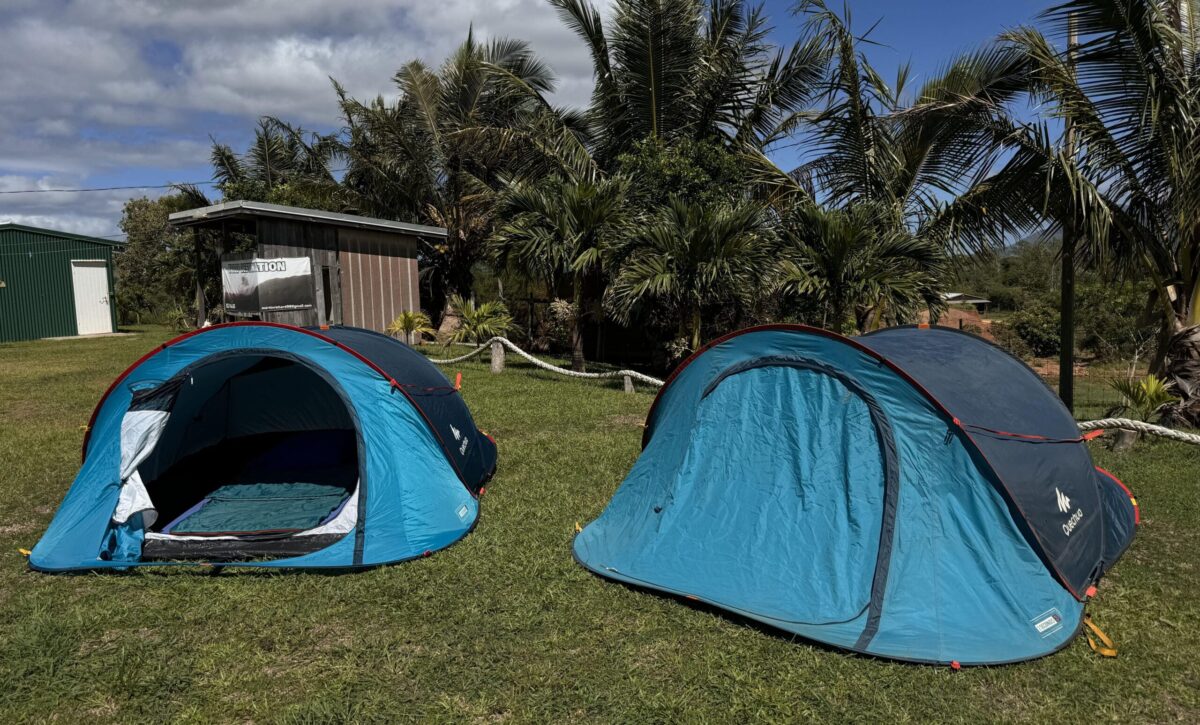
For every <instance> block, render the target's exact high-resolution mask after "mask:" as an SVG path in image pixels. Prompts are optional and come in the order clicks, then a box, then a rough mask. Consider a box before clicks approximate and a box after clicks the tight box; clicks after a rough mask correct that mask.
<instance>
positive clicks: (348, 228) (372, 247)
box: [170, 201, 446, 332]
mask: <svg viewBox="0 0 1200 725" xmlns="http://www.w3.org/2000/svg"><path fill="white" fill-rule="evenodd" d="M170 222H171V224H173V225H175V226H177V227H191V228H192V229H194V230H195V231H196V233H197V235H199V234H200V233H203V232H205V231H208V232H209V233H214V234H216V235H218V239H219V245H220V251H221V261H222V277H223V281H224V288H225V312H226V314H227V315H229V316H231V317H233V318H236V319H251V320H263V321H266V322H279V323H284V324H289V325H297V326H301V327H312V326H325V325H350V326H354V327H362V328H366V329H370V330H376V331H379V332H382V331H384V330H385V329H386V328H387V325H388V323H389V322H391V321H392V320H393V319H395V317H396V315H398V314H400V313H401V312H405V311H411V310H419V309H420V308H421V296H420V288H419V284H418V265H417V250H418V248H419V246H420V244H421V242H422V241H440V240H442V239H445V237H446V230H445V229H442V228H440V227H430V226H423V225H420V224H409V223H406V222H397V221H391V220H387V219H373V218H370V217H363V216H356V215H352V214H339V213H336V212H327V211H320V210H316V209H303V208H300V207H291V206H281V205H279V204H268V203H265V202H256V201H228V202H224V203H221V204H216V205H213V206H206V207H202V208H199V209H191V210H188V211H183V212H177V213H175V214H172V215H171V217H170ZM234 287H239V288H238V289H234Z"/></svg>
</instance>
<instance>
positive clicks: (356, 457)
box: [30, 322, 496, 571]
mask: <svg viewBox="0 0 1200 725" xmlns="http://www.w3.org/2000/svg"><path fill="white" fill-rule="evenodd" d="M495 465H496V447H495V444H494V443H493V442H492V440H491V439H490V438H489V437H488V436H487V435H486V434H484V433H482V432H481V431H479V430H478V429H477V428H476V427H475V424H474V422H473V421H472V419H471V414H470V412H469V411H468V410H467V407H466V405H465V404H464V403H463V400H462V397H461V396H460V395H459V394H458V391H456V390H454V388H453V386H451V385H450V382H449V381H448V380H446V378H445V376H444V375H442V373H441V372H440V371H438V370H437V368H436V367H434V365H433V364H432V363H430V362H429V361H428V360H427V359H425V358H424V357H423V356H421V355H420V354H418V353H416V352H415V351H413V350H412V349H411V348H408V347H407V346H405V345H403V344H402V343H400V342H397V341H395V340H392V339H390V338H387V337H385V336H383V335H378V334H376V333H372V332H368V331H365V330H357V329H353V328H333V329H330V330H322V331H317V330H310V329H301V328H295V327H289V326H286V325H277V324H271V323H253V322H246V323H234V324H229V325H217V326H215V327H211V328H207V329H204V330H200V331H197V332H194V333H190V334H188V335H183V336H181V337H179V338H176V339H175V340H172V341H170V342H168V343H165V344H164V345H162V346H160V347H159V348H158V349H156V350H154V351H152V352H151V353H149V354H148V355H146V356H145V357H143V358H142V359H141V360H139V361H138V362H137V363H135V364H134V365H133V366H131V367H130V368H129V369H128V370H127V371H126V372H125V373H124V374H122V375H121V376H120V377H119V378H118V379H117V380H116V381H114V383H113V385H112V386H111V387H110V388H109V391H108V392H107V393H106V394H105V396H104V398H103V399H102V400H101V402H100V404H99V405H98V406H97V408H96V411H95V413H94V414H93V418H92V423H91V426H90V429H89V435H88V437H87V438H86V439H85V443H84V461H83V466H82V467H81V469H80V471H79V475H78V476H77V478H76V480H75V483H74V484H73V485H72V486H71V489H70V491H68V493H67V496H66V498H65V499H64V501H63V503H62V505H61V507H60V508H59V510H58V513H57V514H56V515H55V517H54V520H53V521H52V522H51V524H50V527H49V529H48V530H47V531H46V534H45V535H44V536H43V537H42V539H41V541H39V542H38V544H37V546H36V547H35V548H34V550H33V553H32V554H31V556H30V565H31V566H32V567H34V568H35V569H40V570H44V571H65V570H74V569H101V568H108V567H128V566H140V565H148V564H158V563H164V562H169V561H176V560H193V561H194V560H200V561H223V562H225V563H227V564H231V565H239V564H240V565H256V566H271V567H330V568H342V567H353V566H365V565H375V564H383V563H388V562H394V561H402V560H405V559H410V558H413V557H417V556H421V555H423V554H426V553H429V552H431V551H436V550H438V549H441V548H444V547H446V546H449V545H450V544H452V543H454V542H455V541H457V540H458V539H460V538H462V537H463V536H465V535H466V533H467V532H469V531H470V530H471V528H472V527H473V526H474V524H475V521H476V520H477V517H478V513H479V506H478V501H477V495H478V492H479V491H480V489H481V487H482V486H483V484H484V483H485V482H486V481H487V479H488V478H489V477H490V476H491V474H492V473H493V471H494V470H495Z"/></svg>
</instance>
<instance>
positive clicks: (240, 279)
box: [221, 257, 314, 315]
mask: <svg viewBox="0 0 1200 725" xmlns="http://www.w3.org/2000/svg"><path fill="white" fill-rule="evenodd" d="M221 286H222V288H223V289H224V300H225V312H227V313H228V314H231V315H257V314H259V313H261V312H279V311H282V310H306V309H310V308H312V307H313V305H314V294H313V280H312V263H311V261H310V260H309V258H308V257H276V258H273V259H259V258H258V257H254V258H252V259H223V260H221Z"/></svg>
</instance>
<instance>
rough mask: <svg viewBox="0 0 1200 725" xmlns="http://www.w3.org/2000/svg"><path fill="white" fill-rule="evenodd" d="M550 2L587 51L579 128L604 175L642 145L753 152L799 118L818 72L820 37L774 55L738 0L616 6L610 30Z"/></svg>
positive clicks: (590, 16) (587, 9)
mask: <svg viewBox="0 0 1200 725" xmlns="http://www.w3.org/2000/svg"><path fill="white" fill-rule="evenodd" d="M550 3H551V4H552V5H554V7H556V8H557V9H558V12H559V15H560V16H561V17H562V18H563V21H564V22H565V23H566V24H567V26H568V27H570V28H571V30H573V31H574V32H575V33H576V34H577V35H578V36H579V37H580V38H582V39H583V41H584V42H585V43H586V44H587V47H588V50H589V51H590V54H591V59H592V68H593V75H594V78H595V89H594V92H593V94H592V102H591V105H590V108H589V109H588V117H587V121H588V123H589V126H590V129H591V136H592V137H593V138H594V140H595V144H594V150H595V156H596V159H597V161H598V162H599V164H600V165H601V167H603V168H606V169H612V168H613V165H614V164H615V161H616V159H617V157H618V156H619V155H620V154H622V153H624V152H626V151H629V150H630V149H632V147H633V145H634V144H635V143H637V142H639V141H641V140H643V139H645V138H654V139H662V140H665V141H671V140H674V139H678V138H692V139H709V138H714V137H720V138H724V139H725V140H726V141H727V143H729V144H730V145H736V146H738V147H743V148H749V149H754V150H758V151H761V150H762V149H765V148H767V147H768V146H770V145H771V144H773V143H775V142H777V141H780V140H782V139H784V138H786V137H787V135H788V134H789V133H790V132H791V131H792V130H793V129H794V128H795V127H796V125H797V124H798V123H799V122H800V120H801V119H802V118H803V117H804V110H805V109H806V108H807V106H808V104H809V103H810V102H811V101H812V100H813V98H814V96H815V93H816V91H817V90H818V87H819V82H820V80H821V78H822V75H823V72H824V67H825V60H826V57H827V54H826V52H825V48H824V45H823V43H822V42H821V41H820V39H819V38H816V37H804V38H802V39H801V40H800V41H799V42H797V43H795V44H794V45H792V46H791V47H790V48H787V49H783V48H779V49H776V48H774V47H773V46H771V45H770V44H769V43H768V41H767V36H768V34H769V33H770V31H771V28H770V27H769V26H768V25H767V22H766V18H765V16H764V15H763V12H762V8H761V7H751V6H750V4H749V3H748V2H746V1H745V0H709V2H704V1H703V0H616V2H614V4H613V5H614V7H613V21H612V25H611V26H610V27H606V26H605V23H604V21H603V19H602V18H601V15H600V13H599V11H598V10H597V9H596V8H595V7H594V6H593V5H591V4H590V3H589V2H588V1H587V0H550Z"/></svg>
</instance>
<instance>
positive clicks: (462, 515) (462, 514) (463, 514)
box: [458, 503, 468, 519]
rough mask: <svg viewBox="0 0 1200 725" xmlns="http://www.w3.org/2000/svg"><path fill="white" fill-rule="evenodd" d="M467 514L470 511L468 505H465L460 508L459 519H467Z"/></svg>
mask: <svg viewBox="0 0 1200 725" xmlns="http://www.w3.org/2000/svg"><path fill="white" fill-rule="evenodd" d="M467 513H468V509H467V505H466V504H465V503H464V504H463V505H462V506H459V507H458V518H460V519H465V518H467Z"/></svg>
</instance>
